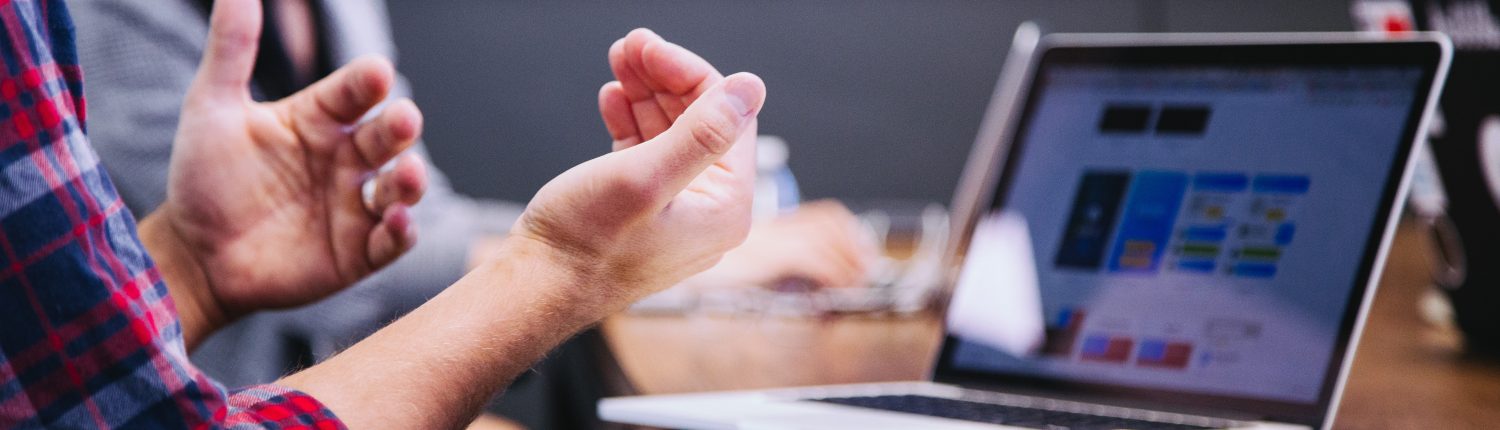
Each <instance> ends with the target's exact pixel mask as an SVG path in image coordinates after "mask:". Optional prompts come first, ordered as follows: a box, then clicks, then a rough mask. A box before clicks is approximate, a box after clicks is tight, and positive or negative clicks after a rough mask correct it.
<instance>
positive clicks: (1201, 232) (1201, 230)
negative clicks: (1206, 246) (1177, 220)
mask: <svg viewBox="0 0 1500 430" xmlns="http://www.w3.org/2000/svg"><path fill="white" fill-rule="evenodd" d="M1226 237H1229V228H1228V227H1227V226H1222V225H1219V226H1212V227H1188V228H1187V229H1185V230H1183V231H1182V240H1185V241H1188V242H1222V241H1224V238H1226Z"/></svg>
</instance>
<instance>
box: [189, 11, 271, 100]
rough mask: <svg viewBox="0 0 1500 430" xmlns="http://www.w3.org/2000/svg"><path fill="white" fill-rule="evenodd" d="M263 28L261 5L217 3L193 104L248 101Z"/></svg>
mask: <svg viewBox="0 0 1500 430" xmlns="http://www.w3.org/2000/svg"><path fill="white" fill-rule="evenodd" d="M260 28H261V10H260V2H259V1H256V0H220V1H216V2H214V5H213V14H212V15H211V16H210V17H209V28H208V42H207V44H206V45H205V47H204V50H203V60H202V61H201V62H200V64H199V65H198V75H197V76H196V77H195V78H194V80H193V84H192V87H193V88H192V90H191V91H189V92H188V98H189V100H190V101H191V100H196V99H198V98H201V97H209V98H230V97H235V98H237V100H238V99H244V100H248V99H249V94H250V89H249V88H250V76H251V73H252V72H253V70H254V69H255V54H256V50H257V49H258V48H259V46H260Z"/></svg>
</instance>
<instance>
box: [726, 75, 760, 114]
mask: <svg viewBox="0 0 1500 430" xmlns="http://www.w3.org/2000/svg"><path fill="white" fill-rule="evenodd" d="M724 94H725V95H726V96H728V97H725V99H727V100H728V101H729V104H730V106H732V107H734V111H735V112H738V113H739V114H740V116H750V114H752V113H755V109H757V108H759V107H760V98H761V90H760V85H757V82H756V80H755V79H746V78H743V77H737V76H730V78H729V79H728V81H726V82H724Z"/></svg>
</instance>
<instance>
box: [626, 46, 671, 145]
mask: <svg viewBox="0 0 1500 430" xmlns="http://www.w3.org/2000/svg"><path fill="white" fill-rule="evenodd" d="M656 41H662V39H661V36H657V35H656V33H653V32H652V31H651V30H648V29H644V28H637V29H635V30H632V31H631V32H630V34H627V35H625V38H624V39H621V40H620V42H618V43H617V45H619V46H620V48H619V49H615V48H614V47H611V49H610V51H611V61H610V68H611V70H612V71H613V72H614V73H615V78H616V79H618V80H619V81H620V85H621V86H622V87H623V88H624V89H625V95H626V96H628V97H629V98H630V108H631V109H630V110H631V113H633V114H635V122H636V128H637V130H638V131H639V134H640V137H641V140H643V141H644V140H650V139H652V138H655V137H656V136H657V135H660V134H661V133H662V132H663V131H666V130H667V128H669V127H671V126H672V121H673V120H675V119H676V118H677V116H678V115H668V114H667V111H665V110H663V109H662V105H661V104H660V103H658V101H657V97H656V95H657V93H659V92H661V91H662V88H661V87H660V86H659V85H657V84H656V83H655V82H652V80H651V79H650V76H649V75H647V74H646V70H645V66H644V65H643V64H642V61H641V54H642V52H643V50H644V48H645V46H646V44H648V43H651V42H656ZM615 51H619V52H620V53H619V54H615ZM615 58H618V59H619V60H618V61H616V60H615ZM679 109H681V108H679ZM679 114H680V113H679Z"/></svg>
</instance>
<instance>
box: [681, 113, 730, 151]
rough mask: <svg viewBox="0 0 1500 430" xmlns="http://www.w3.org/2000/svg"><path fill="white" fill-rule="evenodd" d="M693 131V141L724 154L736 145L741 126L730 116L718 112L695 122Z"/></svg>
mask: <svg viewBox="0 0 1500 430" xmlns="http://www.w3.org/2000/svg"><path fill="white" fill-rule="evenodd" d="M691 132H692V136H693V141H694V142H697V143H698V144H699V145H702V146H703V148H704V149H705V150H707V151H708V152H709V153H712V154H723V153H725V152H728V151H729V148H730V147H731V146H733V145H734V140H735V138H736V137H737V136H738V135H739V133H738V132H739V127H737V126H736V124H735V123H734V120H732V119H730V118H729V117H727V116H725V115H723V114H716V115H709V116H708V117H706V118H704V119H703V120H702V121H699V122H697V123H695V124H693V127H692V129H691Z"/></svg>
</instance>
